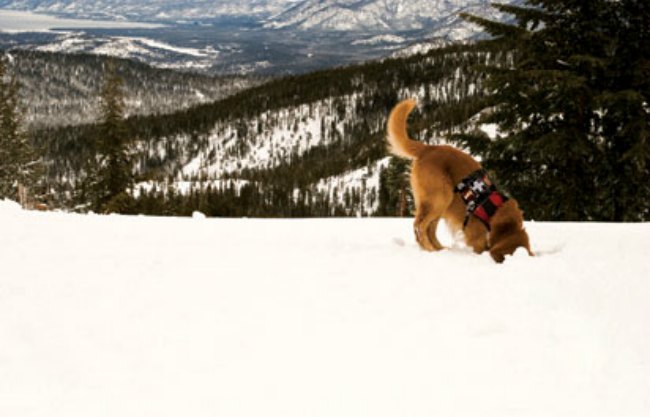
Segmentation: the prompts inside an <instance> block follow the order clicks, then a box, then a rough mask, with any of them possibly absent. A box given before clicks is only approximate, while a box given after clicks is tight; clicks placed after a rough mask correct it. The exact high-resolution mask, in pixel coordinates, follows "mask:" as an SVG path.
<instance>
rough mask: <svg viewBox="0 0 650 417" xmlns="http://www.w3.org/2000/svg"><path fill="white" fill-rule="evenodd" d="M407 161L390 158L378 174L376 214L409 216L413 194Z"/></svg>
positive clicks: (411, 209)
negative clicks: (386, 165)
mask: <svg viewBox="0 0 650 417" xmlns="http://www.w3.org/2000/svg"><path fill="white" fill-rule="evenodd" d="M409 165H410V162H409V161H406V160H404V159H400V158H391V159H390V163H389V165H388V167H386V169H384V170H382V171H381V173H380V174H379V206H378V208H377V213H376V214H377V215H378V216H397V217H404V216H410V215H411V212H412V211H413V196H412V193H411V187H410V184H409V179H408V167H409Z"/></svg>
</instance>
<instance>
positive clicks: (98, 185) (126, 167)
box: [88, 66, 133, 212]
mask: <svg viewBox="0 0 650 417" xmlns="http://www.w3.org/2000/svg"><path fill="white" fill-rule="evenodd" d="M123 86H124V80H123V79H122V78H121V77H120V76H119V75H118V74H117V73H116V71H115V68H114V67H113V66H109V67H108V69H107V72H106V75H105V78H104V86H103V88H102V92H101V115H102V124H101V125H99V127H98V137H97V157H96V158H93V159H91V160H90V161H89V162H90V163H89V166H88V170H89V171H90V172H91V173H92V174H91V176H90V180H91V186H90V190H91V196H90V198H91V200H92V206H93V209H94V210H97V211H100V212H126V211H128V207H129V202H128V200H129V194H128V193H127V191H128V190H129V189H131V188H132V187H133V173H132V165H133V163H132V160H131V156H130V155H129V145H130V144H129V142H130V140H129V131H128V130H127V129H126V126H125V124H124V91H123V88H124V87H123Z"/></svg>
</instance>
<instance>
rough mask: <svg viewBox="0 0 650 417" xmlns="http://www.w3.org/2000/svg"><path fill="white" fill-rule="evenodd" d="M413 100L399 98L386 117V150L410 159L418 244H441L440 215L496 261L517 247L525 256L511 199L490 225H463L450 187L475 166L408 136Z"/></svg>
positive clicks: (518, 213) (459, 153)
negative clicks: (437, 232) (387, 146)
mask: <svg viewBox="0 0 650 417" xmlns="http://www.w3.org/2000/svg"><path fill="white" fill-rule="evenodd" d="M415 106H416V102H415V100H404V101H402V102H401V103H399V104H398V105H397V106H395V108H394V109H393V111H392V112H391V114H390V117H389V119H388V142H389V144H390V147H389V151H390V152H391V153H392V154H394V155H396V156H399V157H402V158H407V159H412V160H413V164H412V167H411V186H412V188H413V197H414V198H415V208H416V213H415V223H414V229H415V237H416V239H417V241H418V243H419V244H420V247H422V249H425V250H428V251H437V250H440V249H443V246H442V245H441V244H440V242H439V241H438V238H437V237H436V228H437V226H438V221H439V220H440V219H441V218H443V219H445V221H446V222H447V224H448V225H449V227H450V229H451V230H452V232H457V231H461V230H462V231H463V232H464V234H465V243H467V245H468V246H470V247H471V248H473V249H474V252H476V253H481V252H483V251H485V250H487V249H489V250H490V255H492V258H493V259H494V260H495V261H496V262H499V263H501V262H503V261H504V259H505V255H511V254H512V253H513V252H514V251H515V250H516V249H517V248H519V247H523V248H525V249H526V250H527V251H528V253H529V255H531V256H533V253H532V252H531V250H530V243H529V241H528V234H527V233H526V230H524V226H523V217H522V215H523V213H522V211H521V210H520V209H519V206H518V205H517V202H516V201H515V200H514V199H508V200H507V201H505V203H503V205H502V206H500V207H499V208H498V209H497V210H496V212H495V213H494V215H493V217H492V218H491V219H489V225H490V230H489V231H488V228H487V227H486V226H485V225H484V224H483V223H482V222H481V221H480V220H478V219H477V218H476V217H475V216H473V215H472V216H470V218H469V222H468V223H467V225H466V226H465V227H464V226H463V223H464V221H465V214H466V205H465V203H464V202H463V200H462V199H461V197H460V196H459V194H458V193H455V192H454V187H455V186H456V185H457V184H459V183H460V182H461V181H462V180H463V179H464V178H466V177H467V176H468V175H470V174H471V173H473V172H475V171H477V170H479V169H481V165H480V164H479V163H478V162H476V161H475V160H474V159H473V158H472V157H471V156H469V155H468V154H466V153H465V152H462V151H459V150H458V149H455V148H452V147H451V146H431V145H426V144H424V143H421V142H416V141H414V140H412V139H410V138H409V136H408V133H407V131H406V122H407V118H408V115H409V113H411V111H412V110H413V108H415Z"/></svg>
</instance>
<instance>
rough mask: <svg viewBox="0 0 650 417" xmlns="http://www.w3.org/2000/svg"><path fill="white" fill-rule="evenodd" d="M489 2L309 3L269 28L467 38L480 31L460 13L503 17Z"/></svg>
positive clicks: (278, 18) (366, 0)
mask: <svg viewBox="0 0 650 417" xmlns="http://www.w3.org/2000/svg"><path fill="white" fill-rule="evenodd" d="M512 1H516V0H512ZM512 1H510V2H512ZM490 3H491V1H489V0H470V1H468V0H393V1H386V0H363V1H359V0H306V1H303V2H299V3H297V4H296V5H295V6H294V7H292V8H289V9H287V10H285V11H283V12H282V13H280V14H278V15H276V16H273V17H271V18H270V19H269V20H268V22H267V26H268V27H274V28H287V27H290V28H299V29H303V30H314V29H318V30H337V31H348V30H370V31H379V32H385V31H414V30H427V31H431V32H432V34H436V35H438V36H442V35H446V36H447V37H448V38H451V39H465V38H468V37H470V36H472V35H475V34H476V33H477V32H478V31H477V28H475V27H473V26H471V25H469V24H467V23H465V22H463V21H462V19H460V18H459V17H458V13H460V12H470V13H474V14H478V15H482V16H486V17H490V18H493V19H494V18H497V19H498V18H501V17H502V16H501V14H500V13H498V12H497V11H495V10H494V9H493V8H492V7H491V6H490ZM506 3H508V1H506Z"/></svg>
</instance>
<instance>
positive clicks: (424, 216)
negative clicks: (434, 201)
mask: <svg viewBox="0 0 650 417" xmlns="http://www.w3.org/2000/svg"><path fill="white" fill-rule="evenodd" d="M434 221H437V219H436V215H435V212H433V210H432V208H431V206H429V205H428V204H426V203H422V204H418V206H417V207H416V214H415V221H414V222H413V231H414V232H415V240H417V242H418V243H419V244H420V247H421V248H422V249H424V250H428V251H435V250H438V249H436V247H435V246H434V244H433V243H432V242H431V240H430V238H429V225H430V224H431V223H432V222H434Z"/></svg>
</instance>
